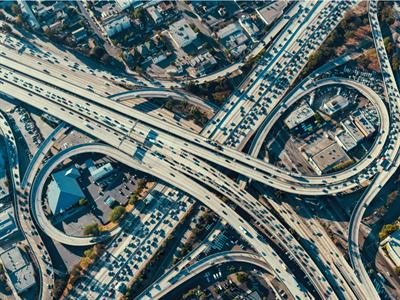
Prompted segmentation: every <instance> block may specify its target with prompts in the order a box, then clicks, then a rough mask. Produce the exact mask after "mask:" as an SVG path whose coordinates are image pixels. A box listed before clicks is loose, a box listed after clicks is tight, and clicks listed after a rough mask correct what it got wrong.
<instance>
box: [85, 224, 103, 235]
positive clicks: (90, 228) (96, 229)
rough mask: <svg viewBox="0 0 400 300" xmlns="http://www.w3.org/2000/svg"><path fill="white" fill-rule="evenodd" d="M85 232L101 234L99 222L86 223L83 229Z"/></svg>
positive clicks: (87, 233) (86, 233)
mask: <svg viewBox="0 0 400 300" xmlns="http://www.w3.org/2000/svg"><path fill="white" fill-rule="evenodd" d="M83 234H84V235H99V234H100V228H99V224H97V223H93V224H89V225H86V226H85V228H84V229H83Z"/></svg>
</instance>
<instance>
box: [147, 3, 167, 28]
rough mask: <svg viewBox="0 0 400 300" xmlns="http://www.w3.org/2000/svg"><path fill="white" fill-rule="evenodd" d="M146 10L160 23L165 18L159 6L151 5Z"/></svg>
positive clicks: (155, 21)
mask: <svg viewBox="0 0 400 300" xmlns="http://www.w3.org/2000/svg"><path fill="white" fill-rule="evenodd" d="M146 11H147V13H148V14H149V16H150V18H151V19H152V20H153V21H154V23H156V24H159V23H160V22H161V21H162V20H163V17H162V15H161V13H160V11H159V10H158V6H154V5H153V6H150V7H148V8H147V9H146Z"/></svg>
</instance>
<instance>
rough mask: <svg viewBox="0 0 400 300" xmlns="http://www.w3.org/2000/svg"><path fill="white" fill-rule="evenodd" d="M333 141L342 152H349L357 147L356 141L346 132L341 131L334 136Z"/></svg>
mask: <svg viewBox="0 0 400 300" xmlns="http://www.w3.org/2000/svg"><path fill="white" fill-rule="evenodd" d="M335 140H336V141H337V142H338V144H339V145H340V146H342V147H343V149H344V150H346V151H350V150H351V149H353V148H354V147H355V146H357V142H356V140H355V139H354V138H353V137H352V136H351V135H350V134H349V133H348V132H346V131H344V130H341V131H340V132H338V133H337V134H336V135H335Z"/></svg>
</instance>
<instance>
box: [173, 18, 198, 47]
mask: <svg viewBox="0 0 400 300" xmlns="http://www.w3.org/2000/svg"><path fill="white" fill-rule="evenodd" d="M168 34H169V36H170V37H171V39H172V41H173V42H174V44H175V46H176V47H177V48H183V47H186V46H189V45H190V44H191V43H193V42H194V41H195V40H196V39H197V33H196V32H194V30H193V29H192V28H191V27H190V25H189V24H188V23H187V21H186V20H185V19H181V20H179V21H177V22H175V23H173V24H172V25H170V26H169V30H168Z"/></svg>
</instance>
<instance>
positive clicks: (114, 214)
mask: <svg viewBox="0 0 400 300" xmlns="http://www.w3.org/2000/svg"><path fill="white" fill-rule="evenodd" d="M124 214H125V207H123V206H117V207H115V208H114V209H113V210H112V211H111V214H110V221H111V222H118V221H119V220H121V219H122V217H123V216H124Z"/></svg>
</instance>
